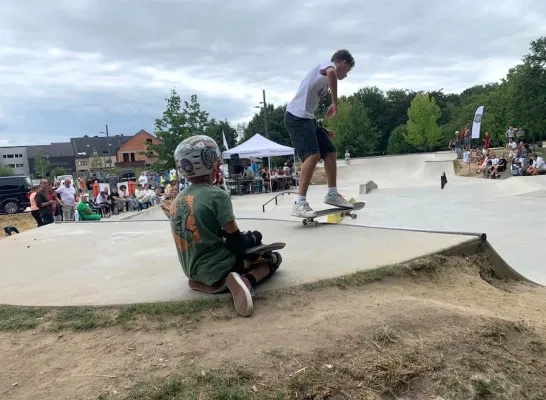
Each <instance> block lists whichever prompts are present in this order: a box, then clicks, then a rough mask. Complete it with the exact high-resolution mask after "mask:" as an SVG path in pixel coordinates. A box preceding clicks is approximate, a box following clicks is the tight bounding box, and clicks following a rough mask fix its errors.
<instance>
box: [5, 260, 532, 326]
mask: <svg viewBox="0 0 546 400" xmlns="http://www.w3.org/2000/svg"><path fill="white" fill-rule="evenodd" d="M474 261H477V262H476V263H479V264H482V263H484V262H486V261H485V260H484V258H483V255H477V256H474ZM460 263H464V264H465V265H468V263H469V262H468V261H466V260H465V259H464V258H462V257H457V256H451V257H448V256H443V255H434V256H430V257H424V258H420V259H417V260H413V261H410V262H407V263H404V264H398V265H388V266H384V267H380V268H375V269H367V270H362V271H358V272H356V273H353V274H349V275H344V276H340V277H336V278H331V279H323V280H319V281H316V282H310V283H305V284H303V285H300V286H298V287H290V288H285V289H280V290H277V291H271V292H265V293H261V294H260V295H258V296H257V299H262V300H267V299H274V298H276V297H279V296H282V297H287V296H290V295H293V294H298V293H302V292H303V293H305V292H309V291H319V290H324V289H328V288H339V289H346V288H350V287H361V286H365V285H368V284H371V283H374V282H379V281H383V280H385V279H387V278H401V277H410V278H418V277H420V276H430V275H431V274H434V273H435V272H436V271H438V270H439V269H441V268H449V267H450V265H460ZM488 276H489V275H488ZM489 278H490V279H493V278H492V277H489ZM232 307H233V306H232V302H231V299H230V298H229V296H223V297H219V296H215V297H207V298H203V299H197V300H189V301H179V302H159V303H147V304H134V305H127V306H121V307H59V308H47V307H15V306H0V331H22V330H28V329H37V328H39V327H44V328H45V329H48V330H54V331H58V330H63V329H70V330H74V331H85V330H92V329H99V328H108V327H114V326H116V327H120V328H123V329H139V328H143V327H146V328H159V329H163V328H168V327H181V328H184V329H194V328H195V327H197V326H198V323H199V322H200V321H201V320H202V318H203V317H205V316H206V317H210V318H213V319H215V320H223V319H224V320H225V319H229V318H233V317H236V314H235V312H234V311H233V310H232ZM520 328H521V329H525V327H524V326H523V325H521V326H520Z"/></svg>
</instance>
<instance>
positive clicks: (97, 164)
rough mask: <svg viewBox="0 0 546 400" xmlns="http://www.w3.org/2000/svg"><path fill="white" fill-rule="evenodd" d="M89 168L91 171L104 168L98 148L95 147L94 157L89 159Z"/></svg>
mask: <svg viewBox="0 0 546 400" xmlns="http://www.w3.org/2000/svg"><path fill="white" fill-rule="evenodd" d="M89 167H90V168H91V170H93V171H96V170H100V169H102V167H103V163H102V158H101V156H100V155H99V153H98V152H97V149H96V147H93V155H92V156H91V157H90V158H89Z"/></svg>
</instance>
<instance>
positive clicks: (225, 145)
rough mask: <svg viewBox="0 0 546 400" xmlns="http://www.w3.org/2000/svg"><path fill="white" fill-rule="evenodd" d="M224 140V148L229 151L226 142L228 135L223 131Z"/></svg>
mask: <svg viewBox="0 0 546 400" xmlns="http://www.w3.org/2000/svg"><path fill="white" fill-rule="evenodd" d="M222 140H223V141H224V147H225V148H226V151H227V150H229V147H228V145H227V140H226V134H225V133H224V130H223V129H222Z"/></svg>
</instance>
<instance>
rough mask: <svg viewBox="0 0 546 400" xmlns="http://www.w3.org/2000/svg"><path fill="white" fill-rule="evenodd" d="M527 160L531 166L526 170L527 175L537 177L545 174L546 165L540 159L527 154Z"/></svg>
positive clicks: (534, 155) (532, 154)
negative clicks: (530, 162)
mask: <svg viewBox="0 0 546 400" xmlns="http://www.w3.org/2000/svg"><path fill="white" fill-rule="evenodd" d="M529 159H530V160H531V161H532V164H531V165H530V166H529V168H527V175H539V174H544V173H546V163H545V162H544V159H543V158H542V157H538V156H537V155H536V154H534V153H531V154H529Z"/></svg>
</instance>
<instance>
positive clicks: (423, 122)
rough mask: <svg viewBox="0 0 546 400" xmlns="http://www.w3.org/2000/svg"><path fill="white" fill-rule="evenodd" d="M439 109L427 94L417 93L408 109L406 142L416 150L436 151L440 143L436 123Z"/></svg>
mask: <svg viewBox="0 0 546 400" xmlns="http://www.w3.org/2000/svg"><path fill="white" fill-rule="evenodd" d="M440 116H441V111H440V107H438V105H437V104H436V101H435V100H434V98H431V97H430V96H429V95H428V94H425V93H419V94H418V95H417V96H415V98H414V99H413V100H412V102H411V105H410V107H409V109H408V123H407V132H406V134H405V135H404V137H405V139H406V141H407V142H408V143H409V144H411V145H412V146H414V147H415V149H416V150H419V151H420V150H436V149H437V148H438V147H439V145H440V143H441V141H442V129H441V128H440V126H439V125H438V123H437V121H438V119H439V118H440Z"/></svg>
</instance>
